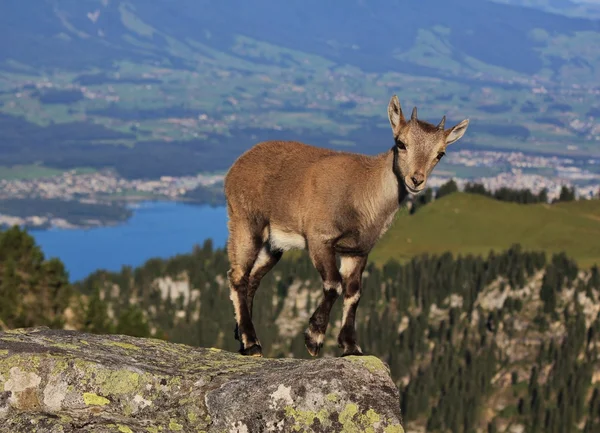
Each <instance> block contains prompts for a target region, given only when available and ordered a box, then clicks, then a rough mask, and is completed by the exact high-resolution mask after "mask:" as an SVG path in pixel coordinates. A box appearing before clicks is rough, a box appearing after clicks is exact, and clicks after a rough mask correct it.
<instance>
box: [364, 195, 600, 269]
mask: <svg viewBox="0 0 600 433" xmlns="http://www.w3.org/2000/svg"><path fill="white" fill-rule="evenodd" d="M599 239H600V200H594V201H580V202H568V203H559V204H554V205H542V204H540V205H520V204H515V203H507V202H501V201H498V200H493V199H489V198H487V197H483V196H479V195H473V194H465V193H455V194H452V195H449V196H446V197H443V198H441V199H440V200H437V201H435V202H433V203H431V204H429V205H427V206H425V207H423V208H421V209H419V211H418V212H417V213H415V214H414V215H412V216H410V215H408V214H407V213H406V212H402V213H401V214H400V215H399V216H398V217H397V218H396V221H395V222H394V225H393V226H392V227H391V228H390V231H389V232H388V233H387V234H386V235H385V237H384V238H383V239H381V241H380V242H379V244H378V245H377V247H376V248H375V249H374V251H373V253H372V255H371V258H372V260H373V261H375V262H377V263H378V264H382V263H384V262H386V261H387V260H388V259H390V258H396V259H397V260H406V259H409V258H411V257H413V256H415V255H419V254H424V253H429V254H433V253H437V254H439V253H443V252H445V251H451V252H452V253H454V254H468V253H472V254H483V255H486V254H487V253H488V252H489V251H490V249H493V250H494V251H501V250H506V249H507V248H509V247H510V245H511V244H514V243H520V244H521V245H522V246H523V248H524V249H526V250H544V251H546V252H547V253H556V252H560V251H565V252H566V253H567V254H568V255H569V256H570V257H572V258H573V259H575V260H576V261H577V263H578V264H579V265H580V266H582V267H588V266H591V265H593V264H594V263H596V264H598V263H600V241H599Z"/></svg>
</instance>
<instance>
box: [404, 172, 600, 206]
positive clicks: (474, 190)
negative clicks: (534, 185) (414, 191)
mask: <svg viewBox="0 0 600 433" xmlns="http://www.w3.org/2000/svg"><path fill="white" fill-rule="evenodd" d="M459 190H460V189H459V187H458V184H457V183H456V182H455V181H454V179H450V180H449V181H448V182H446V183H445V184H443V185H441V186H440V187H439V188H438V189H437V191H436V192H435V193H434V191H433V189H432V188H427V189H426V190H425V191H424V192H423V193H422V194H420V195H418V196H416V197H415V198H414V199H413V201H412V206H411V209H410V213H411V214H412V213H415V212H416V211H417V210H418V209H419V208H421V207H422V206H424V205H426V204H428V203H430V202H432V201H433V200H434V199H435V200H437V199H439V198H442V197H444V196H446V195H449V194H452V193H454V192H458V191H459ZM463 191H464V192H466V193H469V194H479V195H483V196H485V197H489V198H493V199H495V200H499V201H506V202H511V203H519V204H535V203H548V202H549V197H548V189H547V188H543V189H541V190H540V191H539V192H538V193H537V194H536V193H534V192H532V191H531V190H530V189H528V188H522V189H513V188H508V187H502V188H499V189H497V190H495V191H490V190H488V189H486V187H485V185H483V184H482V183H477V182H468V183H467V184H465V186H464V188H463ZM595 198H598V199H600V191H598V194H597V195H596V197H595ZM574 200H577V192H576V189H575V187H574V186H573V187H570V188H569V187H568V186H566V185H563V186H562V187H561V189H560V193H559V196H558V197H556V198H554V199H553V200H552V201H551V202H552V203H559V202H568V201H574Z"/></svg>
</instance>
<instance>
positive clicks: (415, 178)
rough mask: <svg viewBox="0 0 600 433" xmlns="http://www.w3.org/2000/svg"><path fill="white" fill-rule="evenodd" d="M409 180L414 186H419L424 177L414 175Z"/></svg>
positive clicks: (420, 174)
mask: <svg viewBox="0 0 600 433" xmlns="http://www.w3.org/2000/svg"><path fill="white" fill-rule="evenodd" d="M410 180H412V181H413V184H414V185H415V186H419V185H421V184H422V183H423V181H424V180H425V175H424V174H423V173H415V174H413V175H412V176H411V177H410Z"/></svg>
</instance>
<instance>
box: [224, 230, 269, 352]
mask: <svg viewBox="0 0 600 433" xmlns="http://www.w3.org/2000/svg"><path fill="white" fill-rule="evenodd" d="M261 246H262V239H261V230H260V229H259V228H255V227H252V225H250V224H248V223H247V222H246V221H245V220H230V221H229V239H228V242H227V254H228V256H229V262H230V266H231V268H230V269H229V271H228V272H227V279H228V281H229V292H230V299H231V302H232V303H233V309H234V313H235V322H236V332H235V338H236V339H237V340H239V341H240V350H239V352H240V353H241V354H242V355H253V356H262V348H261V346H260V342H259V341H258V338H257V336H256V331H255V330H254V324H253V323H252V318H251V316H250V309H249V308H248V292H249V281H250V274H251V272H252V267H253V266H254V263H255V262H256V259H257V257H258V254H259V252H260V248H261Z"/></svg>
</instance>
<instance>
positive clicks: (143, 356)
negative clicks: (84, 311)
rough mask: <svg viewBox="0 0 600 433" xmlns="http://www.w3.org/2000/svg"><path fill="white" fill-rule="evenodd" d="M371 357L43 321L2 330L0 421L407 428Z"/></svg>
mask: <svg viewBox="0 0 600 433" xmlns="http://www.w3.org/2000/svg"><path fill="white" fill-rule="evenodd" d="M400 422H401V417H400V409H399V396H398V391H397V389H396V386H395V385H394V383H393V382H392V380H391V378H390V375H389V370H388V368H387V367H386V366H385V364H383V363H382V362H381V361H380V360H379V359H377V358H375V357H372V356H363V357H352V356H350V357H345V358H320V359H315V360H297V359H265V358H256V357H243V356H241V355H238V354H234V353H229V352H225V351H222V350H219V349H203V348H195V347H190V346H185V345H182V344H174V343H168V342H165V341H162V340H156V339H144V338H134V337H127V336H123V335H94V334H84V333H80V332H75V331H63V330H51V329H48V328H30V329H19V330H14V331H9V332H4V333H0V432H2V433H4V432H7V433H8V432H10V433H19V432H24V433H25V432H27V433H29V432H32V433H33V432H37V433H50V432H52V433H59V432H61V433H66V432H99V433H103V432H113V433H117V432H121V433H138V432H144V433H159V432H165V433H166V432H237V433H254V432H287V431H299V432H342V431H343V432H373V433H375V432H385V433H394V432H397V433H403V432H404V430H403V429H402V426H401V423H400Z"/></svg>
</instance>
